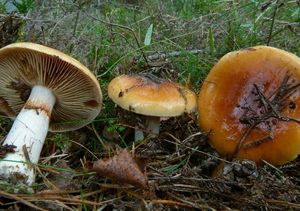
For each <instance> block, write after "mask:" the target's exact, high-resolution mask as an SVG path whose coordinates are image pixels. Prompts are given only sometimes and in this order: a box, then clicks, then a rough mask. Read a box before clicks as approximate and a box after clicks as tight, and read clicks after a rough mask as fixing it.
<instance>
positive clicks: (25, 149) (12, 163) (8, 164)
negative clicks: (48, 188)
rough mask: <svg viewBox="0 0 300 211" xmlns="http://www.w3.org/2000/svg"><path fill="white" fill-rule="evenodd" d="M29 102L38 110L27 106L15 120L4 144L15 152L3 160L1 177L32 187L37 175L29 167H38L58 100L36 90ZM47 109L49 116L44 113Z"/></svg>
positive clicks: (44, 89) (48, 91)
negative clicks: (53, 109)
mask: <svg viewBox="0 0 300 211" xmlns="http://www.w3.org/2000/svg"><path fill="white" fill-rule="evenodd" d="M28 102H30V103H31V105H34V106H36V105H37V106H36V107H35V108H26V105H25V106H24V108H23V109H22V110H21V112H20V113H19V115H18V116H17V118H16V119H15V121H14V124H13V126H12V128H11V130H10V131H9V133H8V135H7V137H6V138H5V141H4V143H3V144H4V145H5V144H8V145H15V146H16V148H15V152H14V153H8V154H7V155H6V157H5V158H4V160H0V175H1V176H3V177H5V178H10V179H13V180H14V179H15V180H17V182H24V183H27V184H29V185H31V184H32V183H33V182H34V181H35V172H34V168H33V167H32V166H31V165H30V163H32V164H37V163H38V161H39V157H40V153H41V151H42V148H43V145H44V141H45V138H46V135H47V132H48V127H49V119H50V117H49V116H50V115H49V114H51V110H52V108H53V106H54V103H55V97H54V95H53V94H52V92H51V91H50V90H49V89H47V88H45V87H42V86H35V87H33V89H32V90H31V94H30V97H29V99H28V101H27V103H28ZM43 106H44V107H43ZM45 106H46V107H47V108H48V112H46V111H45V110H43V109H42V108H45Z"/></svg>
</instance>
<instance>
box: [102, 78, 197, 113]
mask: <svg viewBox="0 0 300 211" xmlns="http://www.w3.org/2000/svg"><path fill="white" fill-rule="evenodd" d="M108 96H109V97H110V98H111V99H112V100H113V101H114V102H115V103H116V104H118V105H119V106H120V107H122V108H123V109H126V110H129V111H132V112H134V113H138V114H143V115H147V116H159V117H172V116H180V115H182V114H183V113H185V112H186V113H191V112H195V111H196V99H197V97H196V94H195V93H194V92H193V91H191V90H189V89H188V88H186V87H183V86H181V85H179V84H177V83H174V82H171V81H168V80H164V79H160V78H157V77H156V76H153V75H151V74H140V75H121V76H118V77H116V78H114V79H113V80H112V81H111V82H110V83H109V85H108Z"/></svg>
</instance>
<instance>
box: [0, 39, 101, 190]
mask: <svg viewBox="0 0 300 211" xmlns="http://www.w3.org/2000/svg"><path fill="white" fill-rule="evenodd" d="M0 75H1V78H0V108H1V109H0V113H1V115H4V116H8V117H10V118H15V121H14V123H13V125H12V128H11V130H10V131H9V133H8V135H7V136H6V138H5V140H4V142H3V144H4V145H5V144H8V145H15V146H16V148H15V152H14V153H8V154H7V156H6V157H5V160H1V161H0V175H1V176H3V177H5V178H17V179H18V180H19V181H20V182H25V183H27V184H29V185H30V184H32V183H33V182H34V180H35V173H34V169H33V168H31V165H29V164H28V162H30V163H33V164H36V163H38V160H39V157H40V153H41V150H42V147H43V144H44V141H45V138H46V135H47V132H48V128H49V130H50V131H68V130H75V129H78V128H81V127H83V126H85V125H87V124H88V123H89V122H91V121H92V120H93V119H94V118H95V117H96V116H97V115H98V114H99V112H100V110H101V106H102V94H101V89H100V86H99V84H98V81H97V79H96V78H95V77H94V75H92V73H91V72H90V71H89V70H88V69H87V68H86V67H85V66H83V65H82V64H81V63H79V62H78V61H77V60H75V59H73V58H71V57H69V56H67V55H65V54H63V53H61V52H59V51H57V50H54V49H52V48H49V47H45V46H42V45H38V44H34V43H15V44H11V45H8V46H6V47H4V48H2V49H1V50H0ZM49 123H50V125H49Z"/></svg>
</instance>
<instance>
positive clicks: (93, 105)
mask: <svg viewBox="0 0 300 211" xmlns="http://www.w3.org/2000/svg"><path fill="white" fill-rule="evenodd" d="M84 105H85V106H88V107H91V108H96V107H98V106H99V103H98V102H97V101H96V100H89V101H86V102H84Z"/></svg>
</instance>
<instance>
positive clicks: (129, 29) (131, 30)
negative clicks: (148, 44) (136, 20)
mask: <svg viewBox="0 0 300 211" xmlns="http://www.w3.org/2000/svg"><path fill="white" fill-rule="evenodd" d="M87 16H89V17H91V18H92V19H94V20H96V21H100V22H101V23H104V24H106V25H109V26H115V27H119V28H122V29H126V30H128V31H130V32H131V33H132V34H133V37H134V39H135V42H136V44H137V46H138V49H139V50H140V52H141V54H142V56H143V58H144V60H145V62H146V63H147V64H148V63H149V62H148V59H147V57H146V55H145V53H144V51H143V49H142V46H141V44H140V42H139V40H138V38H137V36H136V33H135V31H134V29H132V28H130V27H128V26H124V25H120V24H116V23H111V22H108V21H105V20H102V19H100V18H96V17H94V16H92V15H89V14H87Z"/></svg>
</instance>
